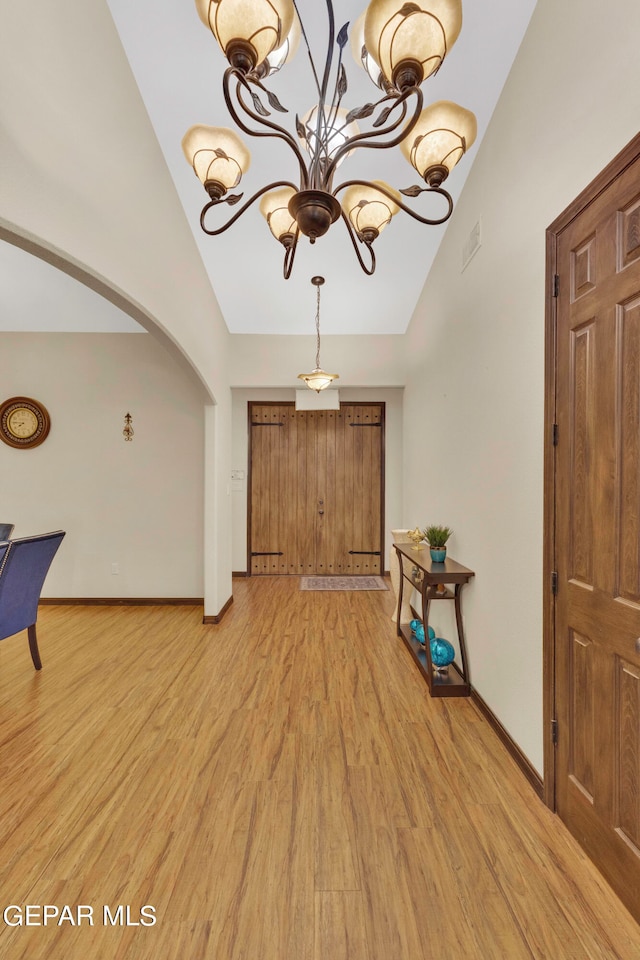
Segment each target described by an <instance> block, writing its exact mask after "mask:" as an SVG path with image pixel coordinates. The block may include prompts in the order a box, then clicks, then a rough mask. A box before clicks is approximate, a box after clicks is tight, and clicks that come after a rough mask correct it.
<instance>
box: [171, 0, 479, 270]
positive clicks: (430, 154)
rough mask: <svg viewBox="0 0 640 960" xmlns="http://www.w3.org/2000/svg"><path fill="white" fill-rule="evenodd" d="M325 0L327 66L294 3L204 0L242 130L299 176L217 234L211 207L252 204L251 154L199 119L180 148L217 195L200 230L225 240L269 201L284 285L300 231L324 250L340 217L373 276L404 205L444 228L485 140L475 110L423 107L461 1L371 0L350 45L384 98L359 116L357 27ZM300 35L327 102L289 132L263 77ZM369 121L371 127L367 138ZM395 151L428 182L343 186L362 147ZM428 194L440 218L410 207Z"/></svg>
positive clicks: (271, 189) (454, 31)
mask: <svg viewBox="0 0 640 960" xmlns="http://www.w3.org/2000/svg"><path fill="white" fill-rule="evenodd" d="M315 2H316V3H317V2H318V0H315ZM325 4H326V9H327V19H328V45H327V54H326V60H325V63H324V68H323V69H319V68H318V67H317V66H316V64H315V62H314V59H313V56H312V54H311V50H310V48H309V44H308V40H307V35H306V33H305V29H304V24H303V22H302V19H301V17H300V16H299V5H297V4H296V2H295V0H196V7H197V11H198V14H199V16H200V19H201V20H202V21H203V23H205V24H206V26H207V27H209V29H210V30H211V32H212V33H213V35H214V37H215V38H216V40H217V41H218V43H219V45H220V48H221V50H222V52H223V53H224V54H225V56H226V58H227V60H228V61H229V66H228V67H227V69H226V70H225V73H224V76H223V80H222V87H223V93H224V98H225V103H226V106H227V109H228V111H229V114H230V116H231V118H232V120H233V121H234V123H235V125H236V127H237V128H238V129H239V130H240V131H242V132H243V133H245V134H247V135H249V136H252V137H260V138H265V137H270V138H275V139H278V140H280V141H283V142H284V143H286V144H287V146H288V147H289V149H290V151H291V153H292V155H293V159H294V170H295V168H296V167H297V176H295V177H294V179H286V178H283V179H282V180H278V181H275V182H273V183H269V184H267V185H266V186H264V187H262V188H261V189H259V190H258V191H256V192H255V193H254V194H253V195H252V196H251V197H250V198H249V199H248V200H246V201H245V202H244V203H243V204H242V206H241V207H240V208H239V209H238V211H237V212H235V213H234V214H233V215H232V216H231V217H230V218H229V219H228V220H227V221H226V222H225V223H223V224H222V226H214V227H210V226H209V225H208V220H209V215H210V212H211V211H212V210H214V209H215V210H219V209H224V208H223V207H222V205H223V204H227V205H228V206H229V207H232V206H234V205H235V204H237V203H239V202H240V200H242V198H243V194H242V193H240V194H237V193H233V192H231V191H233V190H234V189H235V188H236V187H237V186H238V184H239V182H240V180H241V177H242V175H243V174H244V173H246V171H247V170H248V169H249V164H250V155H249V151H248V150H247V148H246V147H245V146H244V144H243V143H242V141H241V139H240V137H238V136H237V134H235V133H234V131H233V130H230V129H228V128H217V127H208V126H205V125H203V124H197V125H196V126H194V127H192V128H191V129H190V130H189V131H188V132H187V133H186V134H185V136H184V138H183V141H182V147H183V151H184V154H185V157H186V159H187V161H188V163H190V164H191V166H192V167H193V169H194V171H195V173H196V175H197V176H198V177H199V179H200V180H201V182H202V184H203V185H204V187H205V189H206V191H207V193H208V195H209V202H208V203H207V204H206V205H205V206H204V208H203V209H202V212H201V214H200V225H201V227H202V229H203V230H204V232H205V233H207V234H208V235H210V236H217V235H219V234H221V233H223V232H224V231H225V230H227V229H228V228H229V227H230V226H231V225H232V224H234V223H235V222H236V220H238V219H239V218H240V217H241V216H242V214H243V213H244V212H245V210H247V209H248V208H249V207H250V206H251V205H252V204H253V203H254V202H255V201H256V200H260V210H261V212H262V214H263V216H264V217H265V219H266V221H267V224H268V226H269V229H270V230H271V233H272V234H273V236H274V237H275V238H276V239H277V240H279V241H280V243H282V245H283V246H284V248H285V257H284V269H283V273H284V276H285V278H288V277H289V276H290V275H291V270H292V267H293V261H294V257H295V252H296V248H297V244H298V241H299V239H300V236H301V235H302V236H306V237H308V238H309V240H310V242H311V243H315V242H316V240H317V239H318V238H320V237H322V236H324V235H325V234H326V233H327V232H328V230H329V228H330V227H331V225H332V224H333V223H335V222H336V221H337V220H338V219H342V221H343V223H344V225H345V227H346V229H347V232H348V234H349V237H350V239H351V242H352V245H353V249H354V251H355V254H356V256H357V258H358V261H359V263H360V266H361V267H362V269H363V270H364V271H365V273H367V274H372V273H373V272H374V270H375V267H376V259H375V254H374V250H373V243H374V241H375V240H376V239H377V237H378V236H379V235H380V233H381V231H382V229H383V228H384V227H385V226H386V225H387V224H388V223H389V222H390V221H391V218H392V217H393V216H394V215H395V214H396V213H397V212H398V211H399V210H402V211H403V212H404V213H407V214H408V215H409V216H411V217H413V218H414V219H415V220H418V221H419V222H420V223H424V224H427V225H437V224H441V223H444V222H445V221H446V220H448V218H449V217H450V216H451V213H452V210H453V200H452V198H451V196H450V194H449V193H448V192H447V191H446V190H445V189H444V188H443V187H442V184H443V182H444V180H445V179H446V178H447V176H448V175H449V173H450V171H451V170H452V169H453V167H454V166H455V164H456V163H457V162H458V161H459V160H460V159H461V157H462V156H463V155H464V153H465V152H466V151H467V150H468V149H469V147H470V146H471V145H472V144H473V142H474V140H475V136H476V121H475V117H474V116H473V114H472V113H470V111H468V110H465V109H464V108H462V107H458V106H457V105H456V104H454V103H451V102H450V101H439V102H438V103H436V104H432V105H431V106H430V107H427V108H426V109H423V107H424V97H423V92H422V88H421V84H422V83H423V81H425V80H426V79H427V78H428V77H430V76H431V75H432V74H434V73H435V72H436V71H437V70H439V69H440V66H441V65H442V63H443V61H444V59H445V57H446V55H447V53H448V51H449V50H450V49H451V47H452V46H453V44H454V43H455V40H456V38H457V37H458V34H459V33H460V29H461V26H462V6H461V0H415V2H412V0H409V2H406V0H405V2H403V0H370V3H369V6H368V7H367V9H366V10H365V11H364V12H363V14H362V15H361V16H360V17H358V19H357V20H356V22H355V24H354V26H353V29H352V31H351V44H350V45H351V51H352V53H353V56H354V58H355V59H356V61H357V63H358V64H359V65H361V66H362V67H363V68H364V69H365V70H366V71H367V73H368V75H369V76H370V78H371V80H372V83H373V84H374V85H375V88H376V89H377V98H378V99H377V100H376V101H375V102H371V103H365V104H364V105H362V106H359V107H355V108H351V109H349V108H347V107H346V106H343V99H344V98H345V95H346V94H347V91H348V80H347V73H346V69H345V65H344V63H343V54H344V50H345V47H346V46H347V44H348V43H349V24H348V23H347V24H345V25H344V26H343V27H342V28H341V29H340V30H339V31H338V32H337V33H336V29H335V18H334V11H333V3H332V2H331V0H325ZM301 39H302V40H303V41H304V44H305V46H306V48H307V53H308V56H309V60H310V64H311V71H312V74H313V79H314V83H315V87H316V91H317V102H316V103H315V104H313V105H312V106H311V108H310V109H309V110H307V112H306V113H304V114H303V115H302V116H300V115H299V114H296V116H295V128H294V130H290V129H288V128H287V127H285V126H282V125H280V124H279V123H277V122H276V121H275V119H274V117H273V114H274V113H276V114H285V113H287V112H288V111H287V109H286V108H285V107H284V106H283V105H282V104H281V103H280V101H279V99H278V97H277V96H276V95H275V93H273V92H272V91H271V90H269V89H268V87H267V86H266V84H265V81H267V80H268V79H269V77H270V76H271V75H272V74H273V73H275V72H276V71H278V70H280V69H281V68H282V67H283V66H284V65H285V64H286V63H287V62H288V61H289V60H291V58H292V57H293V56H294V55H295V52H296V49H297V47H298V45H299V43H300V42H301ZM336 57H337V63H335V64H334V58H336ZM362 121H365V122H366V123H367V125H368V126H369V127H370V129H367V130H364V131H361V129H360V126H361V122H362ZM396 146H399V147H400V149H401V151H402V153H403V155H404V156H405V157H406V159H407V160H408V161H409V163H410V164H411V165H412V166H413V167H414V169H415V170H416V171H417V172H418V173H419V175H420V177H421V178H422V183H421V184H419V185H418V184H414V185H412V186H409V187H406V188H404V189H400V190H396V189H394V188H393V187H391V186H389V184H387V183H385V182H383V181H381V180H375V181H368V180H355V179H352V180H345V181H343V182H341V183H338V184H337V185H336V183H335V182H334V181H335V177H336V171H337V170H338V167H339V166H340V164H341V163H342V162H343V161H344V160H346V159H347V158H348V157H349V156H350V155H351V154H352V153H353V152H354V151H356V150H358V149H388V148H392V147H396ZM424 193H426V194H428V195H430V196H433V195H434V194H435V195H436V197H437V199H436V201H435V202H436V203H437V204H440V205H441V210H440V211H437V210H436V211H435V212H436V213H437V214H438V215H437V216H434V217H425V216H423V215H421V214H419V213H418V212H417V211H416V210H415V209H413V208H412V207H411V206H409V205H408V203H407V198H411V199H415V198H418V197H419V196H420V195H421V194H424ZM361 251H362V252H361Z"/></svg>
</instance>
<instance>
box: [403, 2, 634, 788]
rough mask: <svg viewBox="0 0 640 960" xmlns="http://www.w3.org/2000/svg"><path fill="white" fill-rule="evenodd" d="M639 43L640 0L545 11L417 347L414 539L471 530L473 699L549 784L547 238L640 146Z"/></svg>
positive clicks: (467, 549) (408, 497)
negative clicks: (466, 249)
mask: <svg viewBox="0 0 640 960" xmlns="http://www.w3.org/2000/svg"><path fill="white" fill-rule="evenodd" d="M639 33H640V5H639V4H637V3H636V2H635V0H618V2H615V3H613V4H608V5H607V7H606V10H603V8H602V5H601V4H600V3H599V2H596V0H563V2H562V3H558V2H557V0H538V4H537V7H536V10H535V12H534V15H533V18H532V21H531V25H530V27H529V30H528V32H527V34H526V37H525V39H524V41H523V44H522V47H521V49H520V52H519V55H518V57H517V58H516V61H515V64H514V67H513V69H512V71H511V74H510V77H509V80H508V82H507V85H506V87H505V90H504V93H503V95H502V97H501V99H500V102H499V104H498V106H497V108H496V111H495V113H494V116H493V119H492V122H491V125H490V127H489V130H488V132H487V134H486V135H485V138H484V140H483V143H482V145H481V147H480V150H479V153H478V157H477V159H476V161H475V163H474V167H473V169H472V171H471V174H470V176H469V178H468V180H467V184H466V186H465V189H464V192H463V195H462V197H461V199H460V201H459V202H458V204H457V208H456V211H455V213H454V216H453V219H452V221H451V224H450V227H449V229H448V231H447V234H446V236H445V239H444V242H443V245H442V247H441V250H440V252H439V255H438V257H437V260H436V262H435V265H434V268H433V270H432V272H431V275H430V277H429V279H428V281H427V284H426V285H425V288H424V291H423V294H422V296H421V299H420V301H419V304H418V307H417V309H416V312H415V315H414V317H413V320H412V323H411V325H410V328H409V331H408V333H407V336H406V343H405V347H406V362H407V367H408V369H409V376H408V380H407V387H406V390H405V403H404V409H405V430H404V435H405V455H404V465H405V491H404V500H405V513H404V519H405V525H406V526H408V525H412V524H414V523H415V522H419V523H420V524H421V525H422V524H423V523H427V522H428V523H431V522H434V523H446V524H449V525H450V526H452V527H453V528H454V529H455V534H454V537H453V538H452V540H451V543H450V545H451V550H450V552H451V555H452V556H453V557H455V558H456V559H458V560H459V561H460V562H461V563H464V564H465V565H467V566H469V567H471V568H472V569H474V570H475V571H476V578H475V581H473V582H472V584H471V585H470V586H468V587H465V594H463V598H464V599H463V606H464V610H465V624H466V631H467V639H468V645H469V652H470V660H471V679H472V682H473V684H474V686H475V687H476V688H477V689H478V691H479V693H480V695H481V696H482V697H483V698H484V699H485V700H486V701H487V703H488V704H489V706H490V707H491V708H492V709H493V711H494V712H495V713H496V714H497V716H498V717H499V719H500V720H501V721H502V723H503V724H504V726H505V727H506V728H507V730H508V731H509V733H510V734H511V736H512V737H513V738H514V739H515V740H516V742H517V743H518V744H519V745H520V746H521V748H522V750H523V751H524V752H525V754H526V755H527V756H528V757H529V759H530V760H531V762H532V763H533V764H534V765H535V766H536V767H537V768H538V770H542V535H543V503H542V482H543V390H544V383H543V374H544V290H545V286H544V285H545V228H546V227H547V226H548V224H549V223H550V222H551V221H552V220H553V219H554V217H555V216H556V215H558V214H559V213H560V212H561V211H562V210H563V209H564V208H565V207H566V206H567V205H568V204H569V202H570V201H571V200H572V199H573V198H574V197H575V196H576V195H577V194H578V193H579V192H580V191H581V190H582V189H583V188H584V187H585V186H586V185H587V184H588V183H589V181H590V180H591V179H592V178H593V177H594V176H595V175H596V174H597V173H598V172H599V170H600V169H602V168H603V167H604V166H605V165H606V164H607V163H608V162H609V161H610V160H611V159H612V158H613V156H614V155H615V154H616V153H617V152H618V151H619V150H620V149H622V147H623V146H624V145H625V144H626V143H627V142H628V141H629V140H630V139H631V138H632V137H633V136H634V135H635V134H636V133H637V130H638V125H639V117H640V82H639V80H640V73H639V71H638V54H637V37H638V35H639ZM478 218H481V219H482V232H483V243H482V247H481V249H480V250H479V252H478V253H477V254H476V256H475V257H474V259H473V260H472V261H471V263H470V264H469V265H468V267H467V268H466V270H465V271H464V272H461V261H462V249H463V246H464V243H465V241H466V239H467V237H468V235H469V233H470V231H471V230H472V228H473V226H474V224H475V223H476V222H477V220H478ZM439 617H440V620H441V622H442V623H443V626H444V627H445V628H446V629H447V630H451V625H450V623H449V622H448V621H447V619H446V616H445V614H444V612H443V613H439ZM447 635H448V634H447V633H445V636H447Z"/></svg>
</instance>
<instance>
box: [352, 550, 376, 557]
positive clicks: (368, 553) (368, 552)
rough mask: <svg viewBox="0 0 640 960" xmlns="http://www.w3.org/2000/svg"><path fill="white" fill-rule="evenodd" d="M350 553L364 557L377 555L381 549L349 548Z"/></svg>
mask: <svg viewBox="0 0 640 960" xmlns="http://www.w3.org/2000/svg"><path fill="white" fill-rule="evenodd" d="M349 553H350V554H358V556H360V555H362V556H365V557H379V556H380V555H381V553H382V551H381V550H349Z"/></svg>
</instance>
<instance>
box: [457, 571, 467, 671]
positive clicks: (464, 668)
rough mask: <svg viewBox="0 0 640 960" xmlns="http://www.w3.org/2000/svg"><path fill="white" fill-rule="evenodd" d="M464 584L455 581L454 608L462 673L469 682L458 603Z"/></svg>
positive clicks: (460, 609) (460, 610) (460, 612)
mask: <svg viewBox="0 0 640 960" xmlns="http://www.w3.org/2000/svg"><path fill="white" fill-rule="evenodd" d="M463 586H464V584H463V583H456V589H455V600H454V603H455V608H456V627H457V628H458V643H459V645H460V659H461V660H462V675H463V677H464V679H465V680H466V681H467V683H469V669H468V666H467V645H466V643H465V639H464V627H463V626H462V608H461V604H460V594H461V592H462V588H463Z"/></svg>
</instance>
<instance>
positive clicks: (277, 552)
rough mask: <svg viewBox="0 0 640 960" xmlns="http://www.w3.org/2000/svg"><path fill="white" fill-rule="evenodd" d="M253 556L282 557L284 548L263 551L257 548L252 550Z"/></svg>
mask: <svg viewBox="0 0 640 960" xmlns="http://www.w3.org/2000/svg"><path fill="white" fill-rule="evenodd" d="M251 556H252V557H281V556H282V550H270V551H269V550H266V551H263V552H262V553H257V552H256V551H255V550H252V551H251Z"/></svg>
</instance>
